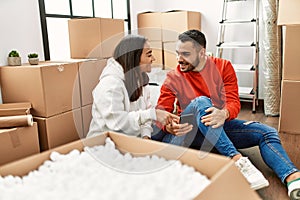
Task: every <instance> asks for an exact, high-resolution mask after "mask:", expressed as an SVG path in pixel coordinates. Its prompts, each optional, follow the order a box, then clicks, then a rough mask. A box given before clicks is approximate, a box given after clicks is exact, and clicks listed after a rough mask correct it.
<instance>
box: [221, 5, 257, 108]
mask: <svg viewBox="0 0 300 200" xmlns="http://www.w3.org/2000/svg"><path fill="white" fill-rule="evenodd" d="M258 1H259V0H224V2H223V9H222V20H221V21H220V22H219V33H218V41H217V46H216V57H219V58H224V59H228V60H230V61H231V62H232V65H233V67H234V70H235V72H236V74H237V79H238V84H239V98H240V100H241V101H246V102H252V112H253V113H255V112H256V106H257V105H258V62H259V20H258V19H259V13H258V12H259V4H258ZM249 3H251V6H249ZM251 7H253V9H252V8H251ZM229 8H231V9H232V10H231V12H230V13H235V12H236V11H237V12H236V13H237V15H236V16H234V15H231V16H229V14H228V10H229ZM249 8H251V9H250V11H251V15H250V16H247V17H246V18H245V19H242V18H243V17H242V16H243V14H244V13H249ZM252 10H253V11H252ZM239 12H243V13H241V14H238V13H239ZM249 28H250V29H251V30H250V31H247V29H249ZM243 29H245V30H246V31H244V32H243V31H242V30H243ZM230 31H231V32H230ZM251 32H252V33H251ZM246 36H247V37H249V36H250V38H247V37H246ZM230 37H231V38H230ZM243 57H246V58H247V59H244V60H243V59H242V60H241V58H243ZM239 58H240V60H239ZM243 76H244V78H243ZM245 77H246V78H245ZM246 79H249V80H250V81H248V82H247V81H246ZM243 81H244V83H243Z"/></svg>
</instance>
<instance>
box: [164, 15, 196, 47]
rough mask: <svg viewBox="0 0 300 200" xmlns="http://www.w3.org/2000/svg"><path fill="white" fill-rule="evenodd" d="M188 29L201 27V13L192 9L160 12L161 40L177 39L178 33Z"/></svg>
mask: <svg viewBox="0 0 300 200" xmlns="http://www.w3.org/2000/svg"><path fill="white" fill-rule="evenodd" d="M189 29H197V30H200V29H201V14H200V13H199V12H192V11H170V12H164V13H162V30H163V31H162V36H163V38H162V40H163V42H169V41H177V40H178V35H179V34H180V33H182V32H184V31H187V30H189Z"/></svg>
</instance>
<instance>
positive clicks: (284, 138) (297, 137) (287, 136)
mask: <svg viewBox="0 0 300 200" xmlns="http://www.w3.org/2000/svg"><path fill="white" fill-rule="evenodd" d="M279 136H280V140H281V144H282V146H283V148H284V149H285V150H286V153H287V154H288V155H289V157H290V159H291V161H292V162H293V163H294V164H295V166H296V167H297V168H298V169H299V168H300V156H299V152H300V133H298V134H293V133H286V132H280V133H279Z"/></svg>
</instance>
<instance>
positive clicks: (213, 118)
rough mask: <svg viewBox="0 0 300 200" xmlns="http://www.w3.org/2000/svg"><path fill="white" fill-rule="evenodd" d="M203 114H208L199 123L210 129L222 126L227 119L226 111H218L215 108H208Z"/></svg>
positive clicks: (227, 113)
mask: <svg viewBox="0 0 300 200" xmlns="http://www.w3.org/2000/svg"><path fill="white" fill-rule="evenodd" d="M205 112H206V113H209V114H207V115H205V116H203V117H201V122H202V123H203V124H204V125H205V126H212V128H218V127H220V126H223V125H224V122H225V120H226V119H227V118H228V117H229V112H228V110H227V109H223V110H220V109H218V108H215V107H210V108H208V109H206V110H205Z"/></svg>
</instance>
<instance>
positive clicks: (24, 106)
mask: <svg viewBox="0 0 300 200" xmlns="http://www.w3.org/2000/svg"><path fill="white" fill-rule="evenodd" d="M30 109H31V103H30V102H21V103H3V104H0V116H15V115H27V114H30Z"/></svg>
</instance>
